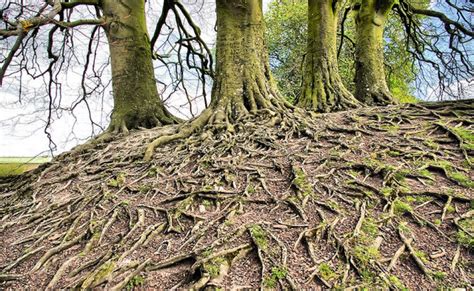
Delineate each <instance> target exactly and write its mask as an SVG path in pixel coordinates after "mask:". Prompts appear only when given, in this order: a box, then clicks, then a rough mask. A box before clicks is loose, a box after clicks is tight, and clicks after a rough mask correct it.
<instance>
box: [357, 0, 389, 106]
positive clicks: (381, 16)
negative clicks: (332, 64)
mask: <svg viewBox="0 0 474 291" xmlns="http://www.w3.org/2000/svg"><path fill="white" fill-rule="evenodd" d="M394 4H395V1H394V0H362V1H361V2H360V4H357V5H355V7H354V10H355V11H356V15H355V19H356V20H355V23H356V32H357V35H356V50H355V51H356V69H355V72H356V75H355V80H356V93H355V96H356V97H357V98H358V99H359V100H360V101H362V102H363V103H365V104H369V105H375V104H391V103H393V102H394V101H395V100H394V99H393V97H392V95H391V93H390V90H389V89H388V85H387V82H386V79H385V68H384V40H383V36H384V29H385V24H386V22H387V19H388V15H389V13H390V11H391V9H392V7H393V5H394Z"/></svg>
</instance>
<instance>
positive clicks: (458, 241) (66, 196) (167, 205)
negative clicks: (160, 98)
mask: <svg viewBox="0 0 474 291" xmlns="http://www.w3.org/2000/svg"><path fill="white" fill-rule="evenodd" d="M308 117H309V116H308ZM306 120H307V123H294V124H285V125H280V126H279V127H274V126H271V125H269V123H268V121H267V120H260V121H255V120H250V121H245V120H244V121H242V123H241V124H240V126H237V127H236V128H235V133H228V132H224V133H222V134H213V135H211V134H196V135H194V136H192V137H191V138H189V139H187V140H186V141H178V142H175V143H171V144H168V145H166V146H163V147H160V148H158V149H157V151H156V154H155V156H154V159H153V160H152V162H151V163H148V162H144V161H143V154H144V151H145V147H146V145H147V144H148V143H149V142H151V141H152V140H153V139H154V138H155V137H156V136H157V135H158V134H159V132H160V131H159V130H142V131H132V132H131V133H130V134H129V135H127V136H119V137H115V138H114V139H113V140H110V141H104V142H102V143H101V142H98V143H95V144H93V145H90V146H86V147H81V148H78V149H76V150H75V151H73V152H72V153H68V154H64V155H62V156H60V157H58V158H56V159H54V160H53V161H52V162H51V163H48V164H45V165H42V166H40V167H39V168H38V169H36V170H34V171H32V172H30V173H27V174H25V175H22V176H19V177H16V178H8V179H3V180H0V221H1V224H0V240H1V241H2V242H3V243H2V244H0V288H2V289H5V288H9V289H18V288H24V289H29V288H45V287H49V288H53V287H54V288H94V287H102V288H107V289H122V288H127V289H131V288H133V287H139V286H141V287H145V288H161V289H162V288H166V289H169V288H172V287H180V288H195V289H201V288H205V287H210V288H223V287H225V288H230V287H233V288H258V287H264V288H278V289H282V288H292V289H300V288H317V287H334V288H335V287H368V286H371V287H374V286H379V287H385V288H386V287H391V288H393V289H404V288H410V289H415V288H422V289H428V288H434V287H453V288H454V287H468V286H470V285H471V284H472V282H473V281H474V265H473V262H474V253H473V252H472V250H473V247H474V238H473V234H474V221H473V214H474V201H473V199H474V190H473V189H474V172H473V170H472V169H473V163H474V160H473V153H474V100H467V101H463V102H443V103H419V104H412V105H403V106H389V107H383V108H364V109H358V110H354V111H348V112H341V113H331V114H323V115H317V116H313V117H312V118H307V119H306ZM282 128H283V129H282Z"/></svg>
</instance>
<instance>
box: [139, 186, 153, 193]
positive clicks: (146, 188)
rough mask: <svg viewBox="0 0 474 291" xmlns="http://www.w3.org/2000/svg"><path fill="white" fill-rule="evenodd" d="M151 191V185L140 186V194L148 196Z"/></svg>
mask: <svg viewBox="0 0 474 291" xmlns="http://www.w3.org/2000/svg"><path fill="white" fill-rule="evenodd" d="M151 189H153V187H152V186H151V185H140V187H139V191H140V193H143V194H146V193H148V192H150V191H151Z"/></svg>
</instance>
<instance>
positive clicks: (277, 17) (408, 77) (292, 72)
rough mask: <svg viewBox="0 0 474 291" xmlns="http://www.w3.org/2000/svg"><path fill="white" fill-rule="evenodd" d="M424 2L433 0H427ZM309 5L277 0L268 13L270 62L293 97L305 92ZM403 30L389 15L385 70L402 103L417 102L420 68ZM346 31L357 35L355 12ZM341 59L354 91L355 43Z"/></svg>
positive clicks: (346, 82)
mask: <svg viewBox="0 0 474 291" xmlns="http://www.w3.org/2000/svg"><path fill="white" fill-rule="evenodd" d="M421 2H423V3H424V2H427V3H428V4H429V1H426V0H423V1H421ZM307 5H308V3H307V1H305V0H278V1H277V0H274V1H272V2H271V3H270V6H269V9H268V12H267V13H266V15H265V21H266V26H267V33H266V36H267V43H268V49H269V54H270V66H271V67H272V72H273V75H274V76H275V79H276V80H277V82H278V85H279V87H280V90H281V92H282V93H283V95H284V96H286V97H287V98H288V99H289V100H294V99H295V98H296V97H297V96H299V95H300V93H301V92H300V91H301V76H302V75H303V74H302V70H303V56H304V55H305V52H306V38H307V35H306V34H307V13H308V6H307ZM343 10H344V9H343ZM403 31H404V29H403V25H402V23H401V22H400V20H399V18H398V17H394V16H391V17H389V19H388V23H387V25H386V29H385V35H384V40H385V51H384V53H385V64H386V68H385V71H386V78H387V83H388V86H389V88H390V90H391V92H392V94H393V96H394V97H395V98H397V99H398V100H399V101H400V102H402V103H413V102H416V101H417V100H416V98H415V97H413V92H414V87H413V86H412V83H413V81H414V80H415V78H416V74H417V71H416V70H415V69H414V68H413V66H412V56H411V54H410V53H408V52H407V50H406V39H405V35H404V33H403ZM345 35H346V36H348V37H349V38H351V39H355V23H354V19H353V17H352V15H349V16H348V17H347V19H346V21H345ZM339 41H340V38H339V37H338V42H339ZM338 47H339V43H338ZM338 63H339V73H340V75H341V78H342V80H343V83H344V85H345V86H346V87H347V88H348V89H349V90H350V91H352V92H354V91H355V84H354V75H355V63H354V47H353V45H352V44H351V43H350V42H349V41H347V40H346V41H345V42H344V45H343V47H342V50H341V53H340V57H339V59H338Z"/></svg>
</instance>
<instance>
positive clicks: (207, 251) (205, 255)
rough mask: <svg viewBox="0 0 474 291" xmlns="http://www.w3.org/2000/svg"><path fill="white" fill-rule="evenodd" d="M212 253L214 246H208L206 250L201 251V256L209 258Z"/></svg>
mask: <svg viewBox="0 0 474 291" xmlns="http://www.w3.org/2000/svg"><path fill="white" fill-rule="evenodd" d="M210 255H212V248H207V249H206V250H205V251H203V252H202V253H201V256H202V257H204V258H207V257H209V256H210Z"/></svg>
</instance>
